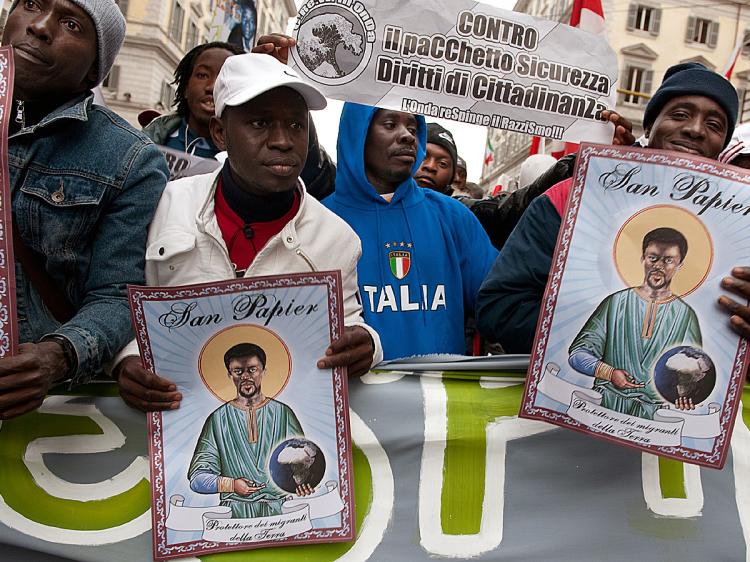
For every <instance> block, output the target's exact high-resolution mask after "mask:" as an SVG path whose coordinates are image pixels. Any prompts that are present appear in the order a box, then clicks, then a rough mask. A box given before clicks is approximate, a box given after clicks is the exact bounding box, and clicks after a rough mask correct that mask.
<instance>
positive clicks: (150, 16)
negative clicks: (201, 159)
mask: <svg viewBox="0 0 750 562" xmlns="http://www.w3.org/2000/svg"><path fill="white" fill-rule="evenodd" d="M217 2H218V3H220V5H221V6H222V7H223V6H224V5H227V4H230V0H119V2H118V4H119V6H120V9H121V10H122V12H123V14H124V15H125V18H126V20H127V32H126V36H125V43H124V44H123V46H122V49H121V50H120V54H119V55H118V56H117V59H116V60H115V64H114V66H113V67H112V71H111V72H110V74H109V76H107V78H106V79H105V81H104V83H103V84H102V88H101V90H102V95H103V97H104V100H105V102H106V103H107V105H108V106H109V107H110V108H111V109H112V110H113V111H116V112H117V113H119V114H120V115H122V116H123V117H124V118H125V119H127V120H128V121H129V122H130V123H131V124H132V125H133V126H135V127H139V125H138V114H139V113H140V112H141V111H143V110H144V109H148V108H156V109H158V110H160V111H165V112H166V111H170V110H171V105H172V101H173V99H174V87H173V86H172V84H171V83H172V80H173V78H174V76H173V75H174V70H175V68H176V67H177V63H178V62H179V61H180V59H182V57H183V56H184V55H185V53H187V52H188V51H189V50H190V49H192V48H193V47H195V46H196V45H199V44H201V43H204V42H206V41H216V40H220V39H221V38H226V35H227V34H226V33H225V32H224V30H223V28H220V27H217V26H212V22H213V13H214V10H215V8H216V4H217ZM255 5H256V25H257V27H256V37H260V36H261V35H264V34H267V33H272V32H282V33H283V32H284V31H285V30H286V28H287V21H288V19H289V18H290V17H293V16H294V15H296V13H297V11H296V8H295V6H294V2H293V1H292V0H278V1H273V0H257V1H256V3H255Z"/></svg>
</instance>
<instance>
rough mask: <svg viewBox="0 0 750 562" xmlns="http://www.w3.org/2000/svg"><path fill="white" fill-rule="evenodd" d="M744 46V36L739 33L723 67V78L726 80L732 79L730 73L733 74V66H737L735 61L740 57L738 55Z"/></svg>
mask: <svg viewBox="0 0 750 562" xmlns="http://www.w3.org/2000/svg"><path fill="white" fill-rule="evenodd" d="M744 46H745V34H744V33H741V34H740V35H739V37H737V43H736V44H735V45H734V49H732V54H730V55H729V60H727V64H726V66H725V67H724V72H723V74H724V78H726V79H727V80H731V79H732V72H734V65H735V64H737V59H738V58H739V56H740V53H741V52H742V48H743V47H744Z"/></svg>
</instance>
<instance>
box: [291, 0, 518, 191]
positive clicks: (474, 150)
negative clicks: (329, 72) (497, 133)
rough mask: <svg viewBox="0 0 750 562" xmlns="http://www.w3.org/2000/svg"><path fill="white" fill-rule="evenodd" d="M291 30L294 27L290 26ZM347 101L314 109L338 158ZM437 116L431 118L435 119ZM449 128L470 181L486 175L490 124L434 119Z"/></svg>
mask: <svg viewBox="0 0 750 562" xmlns="http://www.w3.org/2000/svg"><path fill="white" fill-rule="evenodd" d="M295 3H296V4H297V8H299V7H300V6H301V5H302V4H304V0H295ZM484 3H485V4H490V5H493V6H498V7H500V8H504V9H506V10H512V9H513V6H514V5H515V3H516V2H515V0H484ZM290 30H291V27H290ZM343 105H344V104H343V102H340V101H338V100H332V99H329V100H328V107H327V108H325V109H324V110H322V111H313V112H312V115H313V120H314V121H315V127H316V128H317V130H318V137H319V139H320V142H321V143H322V144H323V146H324V147H325V149H326V150H327V151H328V153H329V154H330V155H331V156H332V157H333V158H334V159H335V158H336V138H337V136H338V128H339V116H340V115H341V108H342V106H343ZM432 120H433V119H430V121H432ZM434 120H435V121H437V122H438V123H440V124H441V125H443V126H444V127H445V128H447V129H449V130H450V131H451V132H452V133H453V136H454V138H455V139H456V145H457V146H458V153H459V154H460V155H461V156H462V157H463V158H464V159H465V160H466V166H467V167H468V179H469V181H474V182H475V181H478V180H479V178H480V176H481V175H482V161H483V160H484V147H485V143H486V141H487V128H486V127H479V126H477V125H466V124H463V123H458V122H456V121H447V120H445V119H434Z"/></svg>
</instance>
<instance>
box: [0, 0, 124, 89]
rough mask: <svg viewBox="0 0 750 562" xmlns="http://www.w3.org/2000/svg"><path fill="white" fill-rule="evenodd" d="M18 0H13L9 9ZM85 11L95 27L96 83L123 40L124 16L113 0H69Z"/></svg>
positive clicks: (109, 67)
mask: <svg viewBox="0 0 750 562" xmlns="http://www.w3.org/2000/svg"><path fill="white" fill-rule="evenodd" d="M19 1H20V0H13V5H12V6H11V8H10V11H11V12H12V11H13V10H15V9H16V6H17V5H18V2H19ZM70 1H71V2H73V4H75V5H77V6H79V7H80V8H81V9H82V10H83V11H84V12H86V13H87V14H88V15H89V17H90V18H91V21H93V22H94V27H95V28H96V60H97V72H96V85H97V86H98V85H99V84H101V83H102V81H103V80H104V79H105V78H106V77H107V74H109V71H110V70H111V68H112V65H113V64H114V62H115V57H116V56H117V53H119V52H120V47H122V42H123V41H124V40H125V18H124V17H123V15H122V12H121V11H120V8H119V7H118V6H117V4H116V3H115V0H70Z"/></svg>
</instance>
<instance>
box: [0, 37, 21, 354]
mask: <svg viewBox="0 0 750 562" xmlns="http://www.w3.org/2000/svg"><path fill="white" fill-rule="evenodd" d="M13 69H14V66H13V49H12V47H7V46H6V47H0V128H1V129H0V130H1V131H2V142H3V148H2V151H0V357H5V356H6V355H15V354H16V351H17V347H18V324H17V316H18V314H17V311H16V272H15V261H14V257H13V226H12V225H13V215H12V209H11V192H10V175H9V172H8V125H9V124H10V114H11V110H12V104H13Z"/></svg>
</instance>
